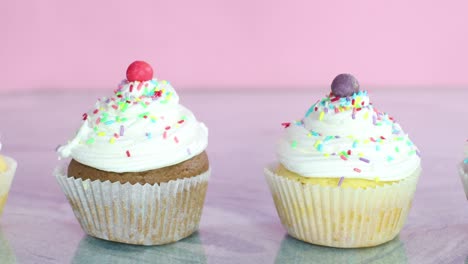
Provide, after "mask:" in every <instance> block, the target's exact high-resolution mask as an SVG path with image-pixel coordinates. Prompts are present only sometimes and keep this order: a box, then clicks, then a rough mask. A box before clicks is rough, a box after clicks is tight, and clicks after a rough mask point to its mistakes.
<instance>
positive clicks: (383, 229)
mask: <svg viewBox="0 0 468 264" xmlns="http://www.w3.org/2000/svg"><path fill="white" fill-rule="evenodd" d="M283 126H284V127H285V132H284V134H283V136H282V137H281V138H280V140H279V142H278V145H277V157H278V162H277V163H275V164H272V165H270V166H268V167H267V168H265V175H266V178H267V182H268V185H269V187H270V190H271V192H272V196H273V200H274V203H275V206H276V209H277V211H278V215H279V217H280V219H281V222H282V224H283V226H284V227H285V228H286V230H287V232H288V233H289V234H290V235H291V236H293V237H295V238H297V239H299V240H303V241H305V242H309V243H312V244H317V245H324V246H330V247H340V248H358V247H370V246H375V245H379V244H382V243H385V242H387V241H390V240H392V239H393V238H395V237H396V236H397V235H398V233H399V232H400V230H401V229H402V227H403V225H404V223H405V221H406V217H407V215H408V212H409V210H410V207H411V203H412V199H413V196H414V192H415V189H416V185H417V182H418V178H419V175H420V172H421V167H420V163H421V160H420V155H419V151H418V149H417V147H416V146H415V145H414V144H413V142H412V141H411V140H410V139H409V137H408V135H407V134H406V133H405V132H404V131H403V129H402V128H401V127H400V125H399V124H398V123H397V122H396V121H395V120H394V119H393V118H392V117H391V116H390V115H388V114H386V113H384V112H381V111H379V110H377V108H376V107H374V105H373V104H372V103H371V101H370V97H369V95H368V93H367V91H364V90H360V87H359V83H358V81H357V80H356V78H354V77H353V76H352V75H350V74H340V75H338V76H337V77H336V78H335V79H334V80H333V82H332V84H331V93H330V94H329V95H327V96H325V97H324V98H322V99H320V100H318V101H317V102H316V103H315V104H313V105H312V106H311V107H310V108H309V110H308V111H307V112H306V113H305V115H304V116H303V117H302V118H300V119H299V120H296V121H292V122H288V123H284V124H283Z"/></svg>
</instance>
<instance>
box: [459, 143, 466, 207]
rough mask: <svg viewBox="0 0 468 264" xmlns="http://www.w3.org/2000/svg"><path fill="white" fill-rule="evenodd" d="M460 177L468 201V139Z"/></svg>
mask: <svg viewBox="0 0 468 264" xmlns="http://www.w3.org/2000/svg"><path fill="white" fill-rule="evenodd" d="M460 177H461V180H462V183H463V187H464V190H465V194H466V199H468V139H467V140H466V142H465V156H464V159H463V161H462V163H461V164H460Z"/></svg>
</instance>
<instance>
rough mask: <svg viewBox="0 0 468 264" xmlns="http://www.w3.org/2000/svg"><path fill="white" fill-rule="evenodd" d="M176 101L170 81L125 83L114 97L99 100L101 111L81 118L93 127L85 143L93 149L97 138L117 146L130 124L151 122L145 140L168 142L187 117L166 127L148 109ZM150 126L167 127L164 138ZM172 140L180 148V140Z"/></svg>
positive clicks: (121, 84) (95, 110)
mask: <svg viewBox="0 0 468 264" xmlns="http://www.w3.org/2000/svg"><path fill="white" fill-rule="evenodd" d="M127 74H128V72H127ZM132 74H133V75H135V74H136V75H135V76H138V72H132ZM133 75H132V76H133ZM127 76H128V75H127ZM151 76H152V74H151ZM135 78H136V77H135ZM174 98H177V95H176V94H175V93H174V92H173V90H172V88H171V87H170V84H169V82H167V81H164V80H162V81H158V80H155V79H149V80H146V79H145V80H143V81H139V80H138V79H135V80H133V79H132V81H128V80H123V81H122V82H121V83H120V84H119V86H118V88H117V90H115V91H114V95H113V96H112V97H110V98H101V99H99V102H98V105H100V107H97V108H95V109H93V110H91V111H90V112H88V113H84V114H83V115H82V120H83V121H85V122H89V123H90V124H93V126H92V128H93V129H92V131H91V132H90V133H91V134H90V135H89V136H88V139H87V140H86V141H85V142H82V143H84V144H87V145H93V144H94V143H95V142H96V138H98V137H99V138H104V139H106V141H107V142H108V143H109V144H115V143H116V142H117V141H118V140H120V139H121V138H125V135H126V133H127V129H128V128H129V127H131V125H132V123H130V122H129V120H134V119H137V120H138V119H143V120H148V123H149V124H150V125H148V126H147V127H149V128H150V129H149V130H146V131H141V136H142V137H144V138H146V139H147V140H152V139H154V138H156V137H158V136H159V137H161V138H163V139H167V138H168V137H169V135H170V134H173V133H174V132H172V133H170V132H171V131H173V130H174V129H176V128H179V127H181V126H183V125H184V123H185V121H186V119H187V117H186V116H180V117H179V118H178V119H177V121H175V122H174V123H170V124H165V122H166V121H165V120H166V118H165V117H164V116H156V115H154V114H152V113H151V112H150V111H148V106H150V105H151V104H160V105H166V104H168V103H170V102H171V101H172V100H174ZM130 109H131V110H132V111H131V112H130ZM151 125H154V126H162V125H164V126H163V129H162V130H161V134H160V135H156V134H155V132H154V130H151ZM156 130H159V129H156ZM151 131H152V132H151ZM169 133H170V134H169ZM171 137H172V138H173V143H174V144H178V143H179V142H180V140H181V139H180V138H178V137H177V136H175V135H171ZM187 154H188V155H191V151H190V149H187ZM125 155H126V156H127V157H129V158H130V157H131V156H132V155H131V150H126V151H125Z"/></svg>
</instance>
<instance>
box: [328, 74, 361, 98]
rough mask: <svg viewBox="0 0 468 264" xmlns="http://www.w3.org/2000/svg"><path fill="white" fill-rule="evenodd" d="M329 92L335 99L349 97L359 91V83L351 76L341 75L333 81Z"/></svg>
mask: <svg viewBox="0 0 468 264" xmlns="http://www.w3.org/2000/svg"><path fill="white" fill-rule="evenodd" d="M331 90H332V93H333V94H334V95H335V96H337V97H347V96H351V95H353V93H356V92H358V91H359V82H358V81H357V79H356V78H354V76H352V75H351V74H348V73H342V74H340V75H338V76H336V77H335V79H333V82H332V84H331Z"/></svg>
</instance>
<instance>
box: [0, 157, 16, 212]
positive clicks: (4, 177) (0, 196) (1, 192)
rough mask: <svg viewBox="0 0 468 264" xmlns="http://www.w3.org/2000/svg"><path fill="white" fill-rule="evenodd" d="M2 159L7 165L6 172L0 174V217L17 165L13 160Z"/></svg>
mask: <svg viewBox="0 0 468 264" xmlns="http://www.w3.org/2000/svg"><path fill="white" fill-rule="evenodd" d="M3 158H4V159H5V161H6V164H7V171H5V172H0V215H2V213H3V208H4V207H5V204H6V201H7V198H8V194H9V192H10V187H11V183H12V182H13V177H14V176H15V172H16V167H17V163H16V161H15V160H14V159H12V158H9V157H5V156H3Z"/></svg>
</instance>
